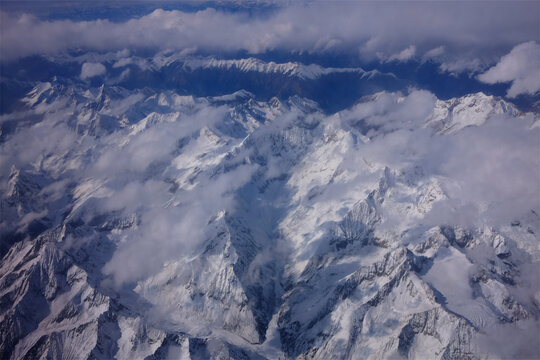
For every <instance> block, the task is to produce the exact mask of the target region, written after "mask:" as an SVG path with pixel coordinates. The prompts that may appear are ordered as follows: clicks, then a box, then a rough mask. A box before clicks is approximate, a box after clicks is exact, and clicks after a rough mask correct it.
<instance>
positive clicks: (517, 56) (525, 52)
mask: <svg viewBox="0 0 540 360" xmlns="http://www.w3.org/2000/svg"><path fill="white" fill-rule="evenodd" d="M478 80H480V81H482V82H485V83H488V84H495V83H501V82H502V83H506V82H511V83H512V85H511V86H510V89H508V92H507V96H508V97H511V98H514V97H516V96H518V95H521V94H529V95H535V94H537V93H538V92H539V91H540V45H539V44H537V43H536V42H534V41H531V42H527V43H524V44H521V45H518V46H516V47H514V48H513V49H512V51H511V52H510V53H509V54H507V55H505V56H503V57H502V58H501V60H500V61H499V62H498V63H497V65H495V66H494V67H492V68H491V69H489V70H488V71H486V72H485V73H483V74H480V75H478Z"/></svg>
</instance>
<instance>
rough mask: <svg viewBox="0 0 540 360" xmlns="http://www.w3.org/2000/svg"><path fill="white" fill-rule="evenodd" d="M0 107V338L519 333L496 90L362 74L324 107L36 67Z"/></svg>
mask: <svg viewBox="0 0 540 360" xmlns="http://www.w3.org/2000/svg"><path fill="white" fill-rule="evenodd" d="M183 66H190V67H191V68H192V69H194V68H197V67H202V68H208V67H217V68H226V69H231V68H236V69H240V70H242V71H263V72H270V73H272V72H279V73H282V74H285V75H287V76H297V77H300V78H303V79H314V78H317V77H318V76H320V75H319V74H323V73H326V72H328V71H330V70H324V69H322V68H320V67H316V66H299V65H298V64H292V63H289V64H276V63H267V64H262V63H260V62H258V61H255V60H250V59H248V60H239V61H213V62H212V61H210V62H200V63H190V65H185V64H184V65H183ZM323 70H324V71H323ZM332 71H334V70H332ZM336 71H337V70H336ZM339 71H343V72H348V71H353V70H350V69H349V70H339ZM354 71H359V72H361V73H362V76H364V74H365V73H364V72H363V71H361V70H354ZM0 124H1V153H0V168H1V169H2V172H1V173H0V175H1V177H0V181H1V183H0V186H1V188H2V192H1V193H2V197H1V199H0V215H1V216H0V219H1V222H0V234H1V240H0V241H1V243H0V250H1V253H0V255H2V261H1V265H0V324H1V325H0V338H1V341H0V357H1V358H6V359H19V358H28V359H33V358H43V359H45V358H54V359H56V358H73V359H86V358H98V359H100V358H119V359H134V358H137V359H162V358H163V359H165V358H171V359H207V358H216V359H217V358H220V359H228V358H231V359H279V358H282V359H289V358H290V359H329V358H336V359H364V358H374V359H379V358H417V359H422V358H437V359H475V358H505V357H515V356H522V357H528V356H529V357H530V356H531V354H535V353H536V351H538V349H537V345H534V344H535V342H534V337H535V334H537V332H538V330H539V322H538V317H539V316H540V288H539V284H538V280H537V277H536V276H535V274H536V275H537V273H538V261H540V247H539V243H538V234H539V232H540V215H539V213H538V211H540V209H539V208H538V202H537V199H535V198H534V195H535V194H536V195H537V194H538V189H537V188H534V184H533V183H532V182H531V181H529V180H530V179H531V178H532V179H534V177H535V176H536V175H537V174H534V167H535V166H537V165H538V158H536V157H535V156H534V150H535V149H537V145H538V144H537V142H536V141H537V139H538V136H539V133H538V132H539V130H540V129H539V127H538V116H537V114H532V113H522V112H521V111H519V110H518V109H517V108H516V107H515V106H513V105H512V104H510V103H508V102H506V101H505V100H503V99H500V98H496V97H493V96H487V95H484V94H483V93H476V94H471V95H467V96H464V97H459V98H453V99H450V100H439V99H437V98H436V97H435V96H434V95H433V94H431V93H429V92H427V91H419V90H410V91H408V92H407V93H401V92H379V93H377V94H375V95H370V96H368V97H363V98H360V99H359V100H358V101H356V102H355V104H353V105H352V106H351V107H349V108H347V109H344V110H341V111H338V112H336V113H333V114H327V113H325V112H324V111H322V109H321V107H320V106H319V104H318V103H317V102H315V101H312V100H309V99H307V98H303V97H301V96H291V97H286V98H278V97H274V98H270V99H269V100H261V99H258V98H257V96H255V95H254V94H252V93H250V92H248V91H238V92H235V93H232V94H229V95H219V96H206V97H197V96H191V95H187V96H186V95H180V94H178V93H177V92H175V91H174V90H163V91H157V90H156V89H153V88H150V87H148V88H142V89H130V88H126V87H122V86H120V85H118V84H117V85H113V84H109V85H101V86H97V87H90V88H88V87H86V86H84V85H77V84H66V83H64V82H61V81H57V82H52V83H51V82H47V83H39V84H37V85H36V86H35V87H34V88H33V89H32V90H31V91H29V92H28V93H27V94H26V95H25V97H24V98H23V99H22V101H21V102H20V106H19V108H18V109H17V110H16V111H13V112H12V113H10V114H7V115H2V119H1V123H0ZM508 139H512V141H509V140H508ZM514 139H519V141H520V144H522V146H521V147H520V148H518V149H516V148H515V147H514V142H513V140H514ZM29 144H32V146H29ZM462 157H463V158H462ZM456 159H457V160H459V161H457V160H456ZM488 160H489V161H495V160H496V161H497V162H498V164H499V166H500V168H501V169H503V170H501V171H498V172H497V169H496V170H495V172H493V171H492V170H491V168H489V169H487V168H486V167H485V166H483V164H485V163H486V161H488ZM531 164H532V168H533V170H532V172H533V173H532V174H531V169H530V168H527V166H531ZM508 167H511V168H512V169H513V173H512V174H511V175H512V176H508V177H504V178H502V177H501V175H503V174H506V170H507V169H508ZM514 176H515V178H514ZM501 184H503V185H504V187H502V185H501ZM531 186H532V187H533V188H530V187H531ZM501 189H504V191H503V190H501ZM494 193H495V194H496V195H497V196H493V194H494ZM509 338H511V339H512V343H511V344H508V343H504V341H507V339H509ZM531 344H532V345H531Z"/></svg>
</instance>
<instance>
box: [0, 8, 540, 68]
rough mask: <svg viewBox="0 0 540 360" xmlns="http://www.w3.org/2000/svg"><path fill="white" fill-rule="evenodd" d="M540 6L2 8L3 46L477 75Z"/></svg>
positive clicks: (515, 40) (8, 51) (8, 50)
mask: <svg viewBox="0 0 540 360" xmlns="http://www.w3.org/2000/svg"><path fill="white" fill-rule="evenodd" d="M539 6H540V5H539V4H538V2H535V1H531V2H528V1H519V2H503V1H498V2H471V3H468V2H467V3H464V2H406V3H402V2H336V3H333V2H332V3H330V2H316V3H312V4H308V5H295V6H289V7H285V8H282V9H279V10H276V11H275V12H272V13H270V14H267V13H265V14H257V12H254V14H255V15H248V14H247V13H244V12H236V13H235V12H225V11H218V10H215V9H212V8H208V9H205V10H201V11H197V12H181V11H164V10H155V11H154V12H152V13H151V14H148V15H146V16H142V17H140V18H134V19H131V20H129V21H125V22H121V23H115V22H113V21H110V20H96V21H79V22H76V21H71V20H54V21H46V20H40V19H38V18H36V17H33V16H32V15H27V14H26V15H20V16H14V15H12V14H8V13H5V12H3V13H1V19H2V25H1V27H2V28H1V30H2V42H1V45H0V46H1V47H2V48H1V49H2V51H1V54H2V59H3V60H13V59H16V58H19V57H23V56H28V55H33V54H55V53H58V52H61V51H64V50H67V49H85V50H97V51H110V50H121V49H124V48H129V49H151V50H166V49H169V50H178V51H180V50H185V49H196V50H199V51H213V52H216V51H218V52H219V51H229V52H236V51H247V52H248V53H252V54H259V53H264V52H266V51H269V50H283V51H295V52H319V53H324V52H327V51H330V50H332V51H342V52H348V53H352V54H354V55H355V56H360V57H362V58H364V59H378V58H380V59H383V60H384V59H393V60H399V61H405V60H408V59H410V58H412V57H414V56H418V57H419V58H420V57H422V56H424V55H426V56H428V57H430V58H434V59H437V60H438V61H440V62H441V63H444V64H446V65H445V66H446V68H449V69H467V68H468V69H471V68H477V67H478V66H479V64H480V65H481V64H483V63H486V62H487V63H489V62H491V61H492V60H493V56H495V55H499V56H500V55H502V52H503V51H509V50H510V48H511V47H513V46H515V45H517V44H519V43H522V42H526V41H531V40H538V36H539V35H538V15H537V14H538V7H539ZM224 29H227V31H223V30H224ZM494 33H497V34H498V35H497V37H494V36H493V34H494ZM435 49H444V50H445V51H439V50H435Z"/></svg>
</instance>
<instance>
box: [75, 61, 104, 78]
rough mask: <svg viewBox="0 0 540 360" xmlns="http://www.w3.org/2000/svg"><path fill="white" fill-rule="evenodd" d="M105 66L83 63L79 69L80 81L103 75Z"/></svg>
mask: <svg viewBox="0 0 540 360" xmlns="http://www.w3.org/2000/svg"><path fill="white" fill-rule="evenodd" d="M105 71H106V69H105V66H103V64H100V63H88V62H87V63H84V64H82V68H81V79H83V80H85V79H89V78H92V77H94V76H99V75H103V74H105Z"/></svg>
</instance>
